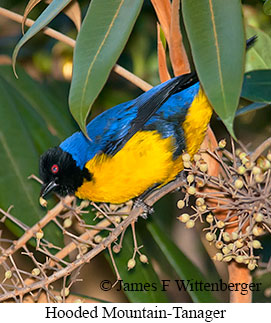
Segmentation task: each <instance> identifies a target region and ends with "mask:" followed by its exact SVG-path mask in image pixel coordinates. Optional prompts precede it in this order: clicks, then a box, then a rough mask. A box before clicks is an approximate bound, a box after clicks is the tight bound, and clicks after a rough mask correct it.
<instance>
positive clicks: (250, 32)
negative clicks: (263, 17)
mask: <svg viewBox="0 0 271 323" xmlns="http://www.w3.org/2000/svg"><path fill="white" fill-rule="evenodd" d="M254 35H257V40H256V42H255V44H254V45H253V46H252V47H251V48H250V49H249V50H248V52H247V55H246V66H245V71H246V72H249V71H252V70H263V69H271V38H270V36H269V35H268V34H266V33H265V32H263V31H262V30H260V29H258V28H255V27H251V26H246V37H247V39H248V38H250V37H252V36H254Z"/></svg>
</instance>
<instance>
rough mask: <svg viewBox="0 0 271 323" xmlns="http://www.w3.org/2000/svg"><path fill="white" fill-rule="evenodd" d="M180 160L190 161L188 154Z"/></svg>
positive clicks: (183, 155)
mask: <svg viewBox="0 0 271 323" xmlns="http://www.w3.org/2000/svg"><path fill="white" fill-rule="evenodd" d="M182 160H183V161H184V162H189V161H190V155H189V154H188V153H184V154H182Z"/></svg>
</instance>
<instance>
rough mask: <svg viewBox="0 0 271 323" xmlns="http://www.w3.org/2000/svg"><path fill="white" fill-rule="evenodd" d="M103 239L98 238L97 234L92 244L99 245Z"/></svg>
mask: <svg viewBox="0 0 271 323" xmlns="http://www.w3.org/2000/svg"><path fill="white" fill-rule="evenodd" d="M102 240H103V238H102V236H100V235H99V234H97V235H96V236H95V237H94V242H95V243H100V242H102Z"/></svg>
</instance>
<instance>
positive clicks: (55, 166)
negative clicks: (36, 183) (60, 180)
mask: <svg viewBox="0 0 271 323" xmlns="http://www.w3.org/2000/svg"><path fill="white" fill-rule="evenodd" d="M51 171H52V173H53V174H56V173H58V171H59V168H58V166H57V164H54V165H53V166H52V167H51Z"/></svg>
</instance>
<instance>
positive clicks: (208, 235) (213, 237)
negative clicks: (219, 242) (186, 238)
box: [205, 232, 215, 242]
mask: <svg viewBox="0 0 271 323" xmlns="http://www.w3.org/2000/svg"><path fill="white" fill-rule="evenodd" d="M205 239H206V240H207V241H209V242H211V241H213V240H214V239H215V234H213V233H211V232H207V233H206V235H205Z"/></svg>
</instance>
